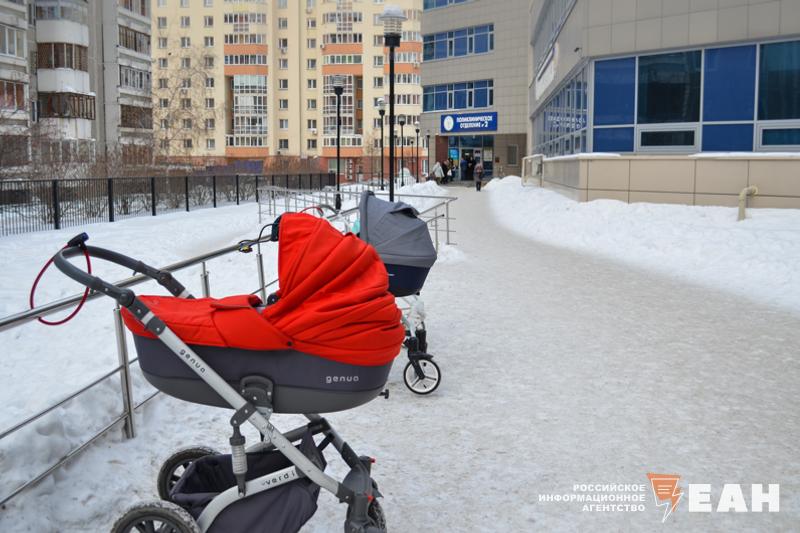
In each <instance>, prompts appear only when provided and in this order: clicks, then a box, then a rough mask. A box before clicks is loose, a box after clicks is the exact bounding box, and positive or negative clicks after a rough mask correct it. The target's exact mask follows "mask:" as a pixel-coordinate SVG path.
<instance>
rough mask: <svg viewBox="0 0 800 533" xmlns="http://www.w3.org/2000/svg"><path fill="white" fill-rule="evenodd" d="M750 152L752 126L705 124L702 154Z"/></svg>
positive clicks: (751, 146)
mask: <svg viewBox="0 0 800 533" xmlns="http://www.w3.org/2000/svg"><path fill="white" fill-rule="evenodd" d="M751 109H752V106H751ZM752 150H753V125H752V124H707V125H704V126H703V151H704V152H730V151H735V152H750V151H752Z"/></svg>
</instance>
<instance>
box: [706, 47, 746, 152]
mask: <svg viewBox="0 0 800 533" xmlns="http://www.w3.org/2000/svg"><path fill="white" fill-rule="evenodd" d="M704 65H705V67H704V69H705V70H704V73H703V75H704V76H705V79H704V81H703V120H709V121H723V120H753V115H754V113H753V109H754V106H755V97H756V47H755V46H731V47H726V48H713V49H709V50H706V57H705V61H704ZM750 144H751V145H752V141H751V143H750ZM751 149H752V148H751Z"/></svg>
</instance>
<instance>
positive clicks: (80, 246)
mask: <svg viewBox="0 0 800 533" xmlns="http://www.w3.org/2000/svg"><path fill="white" fill-rule="evenodd" d="M85 235H86V234H85V233H84V234H82V235H79V236H77V237H75V238H73V239H72V240H70V244H69V245H68V246H67V247H66V248H64V249H62V250H60V251H59V252H58V253H57V254H56V255H55V256H53V263H54V264H55V265H56V268H58V269H59V270H60V271H61V272H62V273H64V274H65V275H66V276H67V277H69V278H71V279H73V280H75V281H77V282H78V283H80V284H81V285H83V286H85V287H89V288H90V289H92V290H94V291H97V292H100V293H103V294H106V295H108V296H110V297H112V298H114V299H115V300H117V301H118V302H119V303H120V305H122V306H124V307H129V306H130V305H132V304H133V300H134V297H135V295H134V293H133V291H132V290H130V289H122V288H120V287H117V286H116V285H114V284H113V283H108V282H107V281H104V280H102V279H100V278H99V277H97V276H93V275H91V274H89V273H88V272H86V271H84V270H82V269H80V268H78V267H76V266H75V265H73V264H72V263H71V262H69V261H68V259H69V258H70V257H75V256H77V255H82V254H84V253H87V254H89V256H90V257H93V258H97V259H102V260H104V261H108V262H110V263H115V264H117V265H120V266H123V267H126V268H129V269H131V270H133V271H134V272H135V273H140V274H144V275H145V276H147V277H149V278H151V279H153V280H155V281H156V282H158V284H159V285H161V286H162V287H164V288H165V289H167V290H168V291H169V292H170V293H171V294H172V295H173V296H178V297H189V298H191V295H189V294H188V292H187V291H186V288H185V287H184V286H183V285H182V284H181V283H179V282H178V281H177V280H176V279H175V278H174V277H173V276H172V274H170V273H169V272H165V271H163V270H159V269H157V268H153V267H151V266H149V265H147V264H145V263H143V262H141V261H139V260H138V259H133V258H132V257H128V256H126V255H123V254H120V253H118V252H114V251H113V250H106V249H105V248H98V247H96V246H86V245H85V244H84V243H85V242H86V239H88V236H86V237H85V238H84V236H85ZM73 243H74V244H73Z"/></svg>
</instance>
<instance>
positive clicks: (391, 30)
mask: <svg viewBox="0 0 800 533" xmlns="http://www.w3.org/2000/svg"><path fill="white" fill-rule="evenodd" d="M380 20H381V21H382V22H383V45H384V46H386V47H388V48H389V135H390V138H389V201H390V202H394V101H395V98H394V50H395V48H397V47H398V46H400V39H401V36H402V34H403V22H404V21H406V20H408V18H407V17H406V16H405V14H404V13H403V10H402V9H401V8H400V7H398V6H393V5H388V6H386V7H385V8H384V10H383V14H382V15H381V16H380Z"/></svg>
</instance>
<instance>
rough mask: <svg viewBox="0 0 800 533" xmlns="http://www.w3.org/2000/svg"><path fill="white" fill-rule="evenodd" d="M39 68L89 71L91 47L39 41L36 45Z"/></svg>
mask: <svg viewBox="0 0 800 533" xmlns="http://www.w3.org/2000/svg"><path fill="white" fill-rule="evenodd" d="M36 50H37V53H36V63H37V66H38V67H39V68H50V69H52V68H70V69H73V70H81V71H84V72H88V71H89V49H88V48H86V47H85V46H80V45H77V44H65V43H39V44H38V45H37V47H36Z"/></svg>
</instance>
